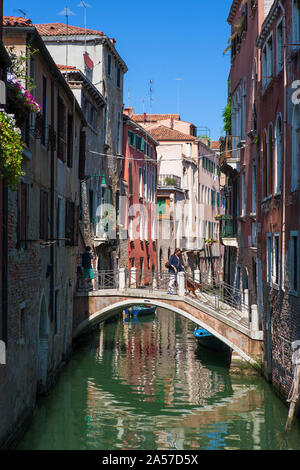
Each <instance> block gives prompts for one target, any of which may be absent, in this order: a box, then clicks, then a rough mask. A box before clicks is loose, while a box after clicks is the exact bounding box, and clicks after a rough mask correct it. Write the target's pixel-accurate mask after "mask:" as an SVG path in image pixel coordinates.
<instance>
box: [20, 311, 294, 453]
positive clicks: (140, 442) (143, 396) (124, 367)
mask: <svg viewBox="0 0 300 470" xmlns="http://www.w3.org/2000/svg"><path fill="white" fill-rule="evenodd" d="M194 328H195V325H194V324H193V323H192V322H190V321H189V320H187V319H186V318H183V317H180V316H179V315H177V314H174V313H172V312H168V311H166V310H163V309H157V311H156V314H155V315H154V316H151V317H149V318H147V317H144V318H143V319H142V318H141V319H137V320H134V319H130V321H128V322H125V321H124V319H123V318H122V317H121V316H120V317H118V318H115V319H113V320H110V321H109V322H105V323H102V324H100V325H98V326H97V328H95V329H94V330H93V331H90V332H89V333H88V334H86V335H85V336H84V337H82V338H81V340H80V342H79V344H78V346H77V348H76V349H75V351H74V353H73V356H72V359H71V360H70V362H69V363H68V364H67V366H66V367H65V368H64V369H63V371H62V373H61V375H60V377H59V379H58V381H57V383H56V385H55V386H54V388H53V389H52V390H51V393H50V394H49V396H48V397H43V398H41V399H40V400H39V403H38V406H37V409H36V412H35V415H34V417H33V419H32V421H31V424H30V426H29V428H28V430H27V431H26V433H25V434H24V435H23V436H22V438H20V440H19V441H18V442H17V444H16V446H15V448H16V449H31V450H33V449H49V450H54V449H98V450H101V449H104V450H121V449H124V450H128V449H131V450H138V449H143V450H156V449H161V450H163V449H166V450H171V449H173V450H176V449H177V450H190V449H193V450H196V449H199V450H209V449H211V450H217V449H220V450H225V449H243V450H254V449H257V450H279V449H293V450H296V449H300V425H299V422H296V423H294V425H293V428H292V430H291V431H290V433H289V434H288V435H287V434H286V433H285V430H284V426H285V422H286V418H287V411H288V409H287V407H286V406H284V404H283V403H282V402H281V401H280V400H279V399H278V398H277V396H276V395H275V394H274V393H273V392H272V390H271V388H270V386H269V385H268V384H267V383H266V382H265V381H264V379H262V378H261V377H256V376H255V377H253V376H251V377H248V378H246V377H243V378H241V377H239V376H232V375H230V374H229V365H228V362H227V360H226V358H225V357H224V354H220V353H213V352H210V351H208V350H205V349H203V348H200V347H198V346H197V343H196V340H195V338H194V336H193V331H194Z"/></svg>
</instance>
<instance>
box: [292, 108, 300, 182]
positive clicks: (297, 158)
mask: <svg viewBox="0 0 300 470" xmlns="http://www.w3.org/2000/svg"><path fill="white" fill-rule="evenodd" d="M299 185H300V105H299V104H296V105H294V110H293V118H292V175H291V191H296V190H297V189H299Z"/></svg>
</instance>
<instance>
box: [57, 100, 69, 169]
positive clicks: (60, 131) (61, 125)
mask: <svg viewBox="0 0 300 470" xmlns="http://www.w3.org/2000/svg"><path fill="white" fill-rule="evenodd" d="M57 136H58V145H57V157H58V158H59V159H60V160H62V161H63V162H64V161H65V160H66V146H67V139H66V107H65V105H64V102H63V100H62V99H61V98H60V96H59V97H58V99H57Z"/></svg>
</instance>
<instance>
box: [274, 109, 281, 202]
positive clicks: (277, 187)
mask: <svg viewBox="0 0 300 470" xmlns="http://www.w3.org/2000/svg"><path fill="white" fill-rule="evenodd" d="M281 160H282V121H281V115H280V114H279V115H278V117H277V120H276V126H275V193H280V191H281Z"/></svg>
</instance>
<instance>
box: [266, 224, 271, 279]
mask: <svg viewBox="0 0 300 470" xmlns="http://www.w3.org/2000/svg"><path fill="white" fill-rule="evenodd" d="M271 281H272V234H271V233H267V282H271Z"/></svg>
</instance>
